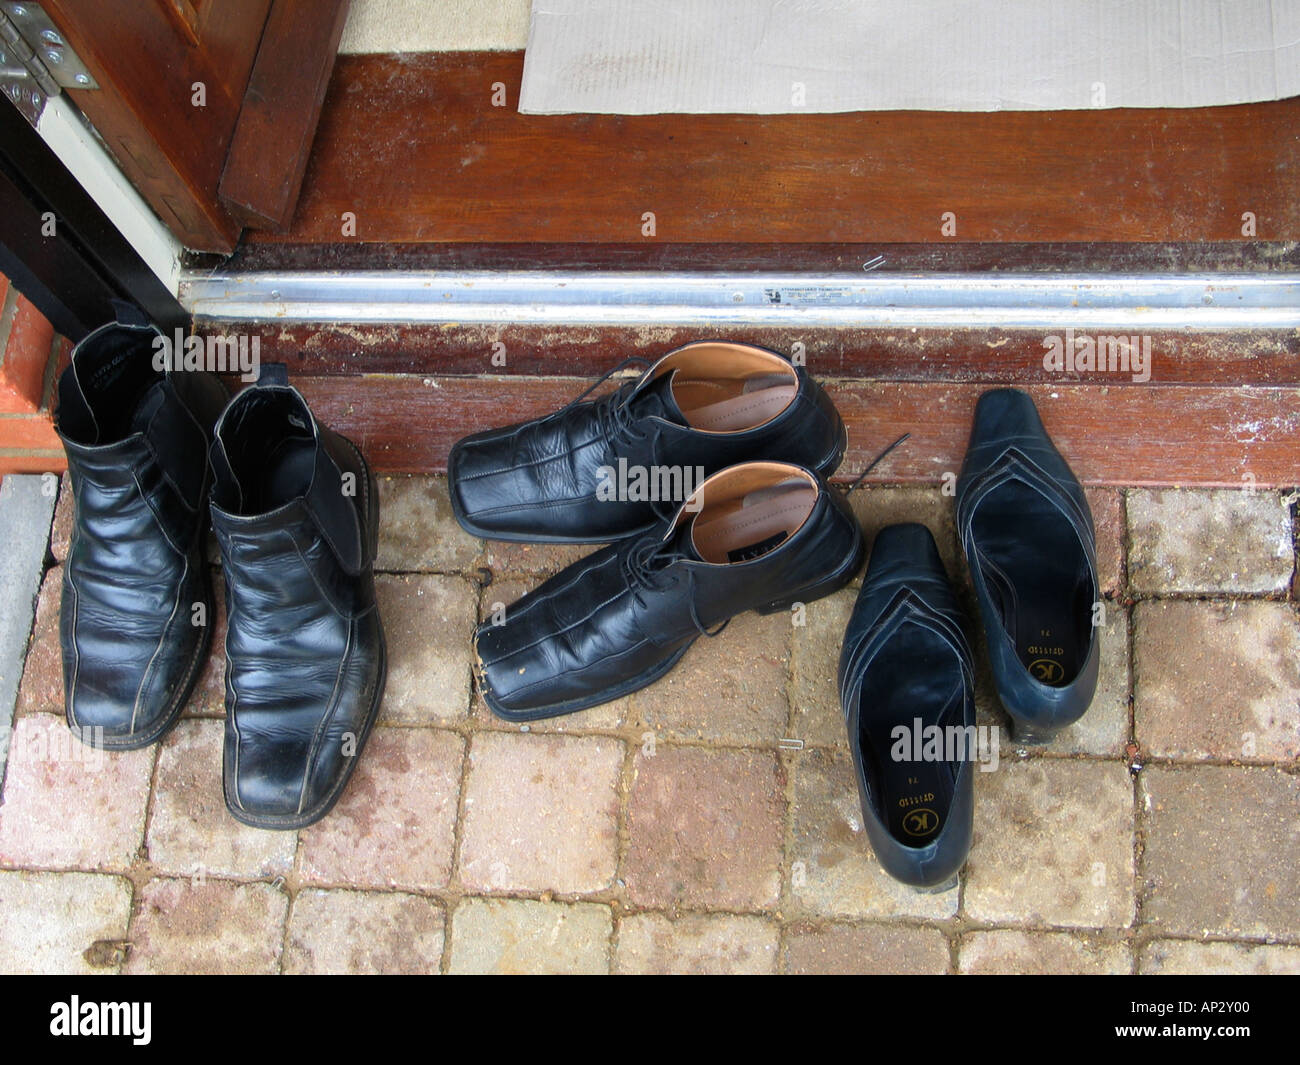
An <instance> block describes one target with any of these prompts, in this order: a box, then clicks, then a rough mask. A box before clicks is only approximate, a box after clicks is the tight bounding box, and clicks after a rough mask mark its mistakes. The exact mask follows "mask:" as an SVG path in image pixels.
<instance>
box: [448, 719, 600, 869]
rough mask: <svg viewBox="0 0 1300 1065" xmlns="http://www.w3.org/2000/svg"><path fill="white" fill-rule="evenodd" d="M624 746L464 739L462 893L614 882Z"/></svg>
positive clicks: (589, 740) (485, 736)
mask: <svg viewBox="0 0 1300 1065" xmlns="http://www.w3.org/2000/svg"><path fill="white" fill-rule="evenodd" d="M623 757H624V747H623V744H622V743H620V742H619V741H617V740H611V739H606V738H604V737H594V736H593V737H585V738H580V737H576V736H574V737H570V736H528V735H511V734H509V733H491V732H488V733H479V734H477V735H476V736H475V737H474V739H473V741H472V742H471V745H470V752H469V776H468V780H467V783H466V790H465V812H464V815H463V818H462V822H461V849H460V861H459V864H458V873H459V877H460V882H461V884H462V886H463V887H464V888H465V889H466V890H469V891H482V892H498V891H525V892H533V893H539V892H544V891H554V892H559V893H561V894H580V893H589V892H595V891H603V890H605V889H607V888H608V887H610V886H611V884H612V883H613V880H614V872H615V868H616V865H617V861H618V786H619V778H620V777H621V775H622V770H623Z"/></svg>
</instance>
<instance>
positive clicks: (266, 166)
mask: <svg viewBox="0 0 1300 1065" xmlns="http://www.w3.org/2000/svg"><path fill="white" fill-rule="evenodd" d="M43 6H44V8H45V10H46V12H47V13H48V14H49V16H50V18H51V19H52V21H53V22H54V24H55V25H56V26H57V27H58V29H59V31H60V32H61V33H63V34H64V36H65V37H66V38H67V40H68V43H69V44H70V45H71V46H72V48H73V49H74V50H75V51H76V52H77V54H78V55H79V56H80V58H81V59H82V61H83V62H84V63H85V64H86V67H87V69H88V70H89V71H90V73H91V74H92V75H93V76H94V77H95V80H96V81H97V82H98V83H99V86H100V87H99V88H98V89H89V90H69V93H68V94H69V97H70V99H71V100H72V101H73V102H74V103H76V105H77V106H78V107H80V108H81V110H82V112H83V113H84V114H85V115H86V117H87V118H88V119H89V120H90V122H91V123H92V124H93V125H94V127H95V128H96V130H98V132H99V134H100V135H101V136H102V137H103V138H104V141H105V142H106V144H107V145H108V147H109V149H110V150H111V151H112V152H113V154H114V155H115V156H116V158H117V161H118V164H119V165H120V166H121V167H122V170H123V172H124V173H125V174H126V175H127V177H128V178H130V179H131V181H132V182H133V183H134V185H135V186H136V188H137V189H139V190H140V193H141V194H142V195H143V196H144V198H145V199H146V200H147V201H148V202H149V204H150V205H151V206H152V207H153V208H154V210H155V211H157V213H158V215H159V217H160V218H161V219H162V220H163V222H164V223H165V224H166V225H167V226H168V227H169V228H170V229H171V230H172V232H174V233H175V234H176V236H177V238H178V239H179V240H180V241H181V243H182V244H184V245H185V246H186V247H188V248H191V249H193V250H196V251H210V252H221V253H228V252H230V251H232V250H234V247H235V243H236V241H237V240H238V239H239V234H240V231H241V229H242V228H243V226H244V225H245V224H248V223H250V222H257V223H260V224H267V225H272V226H273V225H277V224H283V222H285V221H287V219H288V217H289V216H291V215H292V210H293V207H294V205H295V203H296V199H297V192H298V184H300V182H301V178H302V170H303V167H304V165H305V160H306V153H307V151H308V150H309V149H310V146H311V141H312V135H313V134H314V131H315V124H316V120H317V119H318V117H319V113H320V102H321V101H322V100H323V98H324V94H325V88H326V84H327V82H328V80H329V75H330V71H331V70H332V67H333V58H334V53H335V52H336V51H337V49H338V41H339V37H340V35H341V34H342V29H343V21H344V18H345V16H346V13H347V7H348V5H347V2H346V0H314V2H307V0H129V2H126V3H113V4H106V3H104V0H44V5H43ZM232 147H234V149H235V155H234V156H233V157H232V155H231V150H232ZM226 174H229V177H228V179H227V184H228V185H230V187H231V189H232V190H234V191H235V195H233V196H226V195H223V175H226Z"/></svg>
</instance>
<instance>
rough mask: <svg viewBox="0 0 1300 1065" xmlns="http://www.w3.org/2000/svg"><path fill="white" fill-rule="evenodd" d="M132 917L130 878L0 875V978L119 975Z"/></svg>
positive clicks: (24, 874) (22, 873)
mask: <svg viewBox="0 0 1300 1065" xmlns="http://www.w3.org/2000/svg"><path fill="white" fill-rule="evenodd" d="M130 917H131V882H130V881H129V880H127V879H126V878H125V877H120V876H99V875H96V874H94V873H30V872H0V972H3V973H24V974H26V973H45V974H53V973H64V974H70V975H79V976H90V975H94V974H96V973H111V972H116V971H117V969H118V967H119V963H120V961H121V957H122V953H123V952H122V948H121V944H122V942H123V941H124V940H125V939H126V925H127V921H128V920H129V919H130Z"/></svg>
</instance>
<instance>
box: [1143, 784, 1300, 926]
mask: <svg viewBox="0 0 1300 1065" xmlns="http://www.w3.org/2000/svg"><path fill="white" fill-rule="evenodd" d="M1141 784H1142V787H1141V804H1140V809H1141V822H1142V828H1143V835H1144V838H1145V847H1144V849H1143V854H1142V880H1143V888H1144V892H1145V899H1144V901H1143V904H1142V917H1143V920H1144V922H1146V923H1148V924H1149V925H1151V926H1152V927H1153V928H1155V929H1156V930H1157V931H1160V932H1164V933H1166V934H1172V935H1176V936H1193V937H1202V936H1206V935H1219V936H1241V937H1250V938H1256V937H1265V936H1269V937H1286V938H1291V939H1294V938H1298V937H1300V911H1298V910H1297V907H1296V893H1297V880H1296V878H1297V872H1296V871H1297V870H1300V831H1298V830H1297V820H1296V811H1297V810H1300V777H1296V776H1294V775H1292V774H1289V773H1284V772H1282V771H1280V770H1277V769H1268V768H1251V767H1230V766H1189V767H1177V768H1173V767H1164V766H1148V767H1147V768H1146V769H1144V770H1143V771H1142V776H1141Z"/></svg>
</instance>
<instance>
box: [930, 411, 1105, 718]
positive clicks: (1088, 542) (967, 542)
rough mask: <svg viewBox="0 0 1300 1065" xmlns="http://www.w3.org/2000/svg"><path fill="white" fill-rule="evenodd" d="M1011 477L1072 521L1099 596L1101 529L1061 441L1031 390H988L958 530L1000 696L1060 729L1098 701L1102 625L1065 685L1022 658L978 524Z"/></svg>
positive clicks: (965, 475) (965, 472)
mask: <svg viewBox="0 0 1300 1065" xmlns="http://www.w3.org/2000/svg"><path fill="white" fill-rule="evenodd" d="M1008 481H1017V482H1020V483H1022V484H1026V485H1029V486H1031V487H1032V488H1034V489H1035V490H1036V491H1037V492H1038V493H1039V494H1040V495H1041V496H1042V498H1044V499H1046V500H1049V501H1050V502H1051V503H1052V504H1053V505H1054V506H1055V508H1056V509H1057V510H1058V511H1059V512H1060V514H1061V515H1063V516H1064V517H1065V519H1066V520H1067V521H1068V522H1069V524H1070V527H1071V528H1072V529H1073V530H1074V532H1075V534H1076V536H1077V537H1078V541H1079V544H1080V545H1081V546H1082V548H1083V552H1084V556H1085V558H1086V565H1087V568H1088V578H1089V579H1090V580H1091V583H1092V590H1093V594H1092V600H1093V601H1094V602H1095V601H1096V600H1098V599H1099V598H1100V594H1101V593H1100V582H1099V579H1098V576H1097V561H1096V532H1095V530H1094V527H1093V521H1092V512H1091V510H1090V508H1089V506H1088V500H1087V497H1086V495H1085V494H1084V490H1083V486H1082V485H1081V484H1080V483H1079V481H1078V478H1076V477H1075V475H1074V473H1073V471H1072V470H1071V469H1070V467H1069V465H1068V464H1067V463H1066V461H1065V459H1064V458H1062V456H1061V454H1060V452H1058V451H1057V450H1056V448H1055V446H1053V444H1052V441H1051V438H1050V437H1049V436H1048V435H1047V430H1046V429H1044V427H1043V423H1042V420H1041V419H1040V418H1039V416H1038V411H1037V410H1036V409H1035V407H1034V403H1033V400H1032V399H1031V398H1030V397H1029V396H1028V395H1027V394H1026V393H1024V392H1021V391H1019V390H1017V389H1010V388H1006V389H995V390H992V391H989V392H986V393H984V394H983V395H982V396H981V397H980V399H979V402H978V404H977V406H976V411H975V421H974V425H973V427H972V429H971V438H970V444H969V446H968V448H967V452H966V458H965V461H964V462H963V464H962V471H961V476H960V477H959V478H958V481H957V494H956V507H957V530H958V534H959V535H960V537H961V541H962V548H963V550H964V552H965V555H966V561H967V565H968V566H969V567H970V571H971V578H972V583H973V584H974V587H975V594H976V600H977V602H978V604H979V609H980V618H981V620H982V622H983V624H984V630H985V633H986V635H987V642H988V649H989V659H990V664H991V665H992V670H993V678H994V681H995V683H996V685H997V690H998V696H999V698H1000V699H1001V701H1002V704H1003V706H1005V707H1006V709H1007V711H1008V713H1010V714H1011V715H1012V716H1013V717H1015V718H1018V719H1019V720H1021V721H1023V722H1025V723H1027V724H1029V725H1031V726H1034V727H1040V728H1045V729H1049V730H1054V729H1058V728H1061V727H1064V726H1065V725H1067V724H1069V723H1070V722H1072V721H1075V720H1077V719H1078V718H1079V717H1081V716H1082V715H1083V714H1084V712H1085V711H1086V710H1087V709H1088V706H1089V704H1090V703H1091V701H1092V697H1093V694H1094V692H1095V691H1096V687H1097V674H1098V661H1099V649H1098V641H1097V639H1096V630H1095V629H1094V630H1093V638H1092V643H1091V647H1090V649H1089V653H1088V658H1087V661H1086V662H1085V663H1084V665H1083V668H1082V669H1081V670H1080V671H1079V673H1078V675H1077V676H1076V677H1075V679H1074V680H1073V681H1072V682H1071V683H1069V684H1066V685H1064V686H1061V687H1053V686H1051V685H1047V684H1044V683H1042V682H1040V681H1039V680H1037V679H1036V678H1034V677H1033V676H1032V675H1031V674H1030V673H1029V671H1028V670H1027V669H1026V668H1025V667H1024V665H1023V664H1022V663H1021V661H1020V659H1019V657H1018V656H1017V654H1016V650H1015V647H1014V646H1013V645H1012V642H1011V639H1010V637H1009V635H1008V634H1007V631H1006V629H1005V627H1004V624H1003V620H1002V616H1001V614H1000V612H999V611H998V609H997V606H996V605H995V603H994V601H993V597H992V594H991V592H990V588H989V580H988V575H987V574H986V573H985V572H984V560H983V552H982V550H981V544H980V542H979V540H978V537H977V535H976V532H975V528H974V519H975V515H976V513H977V510H978V507H979V505H980V503H981V501H982V500H983V499H984V498H985V497H986V496H987V495H988V494H989V493H990V492H991V491H993V490H995V489H996V488H997V487H998V486H999V485H1000V484H1003V483H1006V482H1008ZM1008 535H1014V536H1015V537H1017V538H1020V539H1024V540H1027V539H1029V538H1033V537H1035V536H1039V537H1041V535H1042V534H1041V532H1039V531H1038V530H1036V529H1035V528H1034V527H1033V526H1032V524H1031V523H1029V522H1025V523H1024V524H1023V525H1021V526H1018V527H1017V528H1016V529H1015V530H1014V531H1013V532H1009V533H1008Z"/></svg>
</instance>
